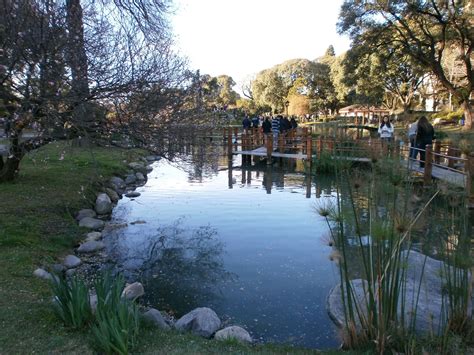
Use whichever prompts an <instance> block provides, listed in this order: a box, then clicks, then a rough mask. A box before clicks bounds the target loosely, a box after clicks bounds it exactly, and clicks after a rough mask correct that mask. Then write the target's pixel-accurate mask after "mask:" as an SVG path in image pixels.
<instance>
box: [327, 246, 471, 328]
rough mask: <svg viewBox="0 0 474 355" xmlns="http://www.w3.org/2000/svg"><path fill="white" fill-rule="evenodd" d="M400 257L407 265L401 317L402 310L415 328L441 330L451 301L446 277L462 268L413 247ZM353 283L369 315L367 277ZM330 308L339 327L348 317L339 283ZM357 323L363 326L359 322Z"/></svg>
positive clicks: (406, 320)
mask: <svg viewBox="0 0 474 355" xmlns="http://www.w3.org/2000/svg"><path fill="white" fill-rule="evenodd" d="M400 259H401V263H402V264H403V265H405V279H404V280H403V282H402V285H401V286H400V289H401V290H403V292H404V293H401V294H400V295H399V297H398V302H399V304H398V307H397V308H398V313H399V314H398V315H399V317H400V318H401V316H402V314H401V312H402V310H403V311H404V315H403V317H404V319H405V323H406V326H407V327H408V326H410V325H411V324H414V325H415V330H416V331H417V332H419V333H434V334H440V333H442V332H443V331H444V328H445V326H446V320H445V318H446V317H445V313H444V312H445V311H446V309H449V302H450V301H449V299H448V297H447V296H448V295H447V294H446V291H445V289H446V280H447V279H448V274H449V273H451V274H453V273H454V272H456V273H457V275H460V270H459V269H454V268H453V267H450V266H447V265H446V264H445V263H443V262H442V261H439V260H435V259H432V258H430V257H427V256H426V255H423V254H421V253H418V252H416V251H413V250H412V251H403V252H402V253H401V258H400ZM458 277H459V276H458ZM467 278H468V279H469V278H470V273H468V275H467ZM451 279H454V277H453V276H451ZM351 285H352V288H353V290H354V293H355V296H356V297H355V298H356V300H357V301H356V302H357V304H359V306H360V308H359V309H360V310H361V314H362V315H363V316H364V317H367V308H366V306H365V305H366V297H368V296H367V293H366V292H367V287H368V284H367V281H365V280H361V279H357V280H352V281H351ZM401 292H402V291H401ZM402 302H404V304H402ZM468 302H469V304H468V306H467V315H469V314H470V312H471V309H472V304H471V302H472V300H469V301H468ZM327 310H328V313H329V316H330V317H331V319H332V320H333V321H334V323H335V324H336V325H337V326H339V327H343V326H344V324H345V320H344V308H343V304H342V298H341V286H340V285H337V286H335V287H334V288H333V289H332V290H331V291H330V293H329V297H328V301H327ZM415 317H416V318H415ZM356 326H357V327H360V322H358V323H357V325H356Z"/></svg>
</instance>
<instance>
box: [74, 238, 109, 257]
mask: <svg viewBox="0 0 474 355" xmlns="http://www.w3.org/2000/svg"><path fill="white" fill-rule="evenodd" d="M104 248H105V244H104V243H102V242H96V241H90V242H85V243H84V244H81V245H80V246H79V248H77V252H78V253H82V254H85V253H94V252H96V251H99V250H102V249H104Z"/></svg>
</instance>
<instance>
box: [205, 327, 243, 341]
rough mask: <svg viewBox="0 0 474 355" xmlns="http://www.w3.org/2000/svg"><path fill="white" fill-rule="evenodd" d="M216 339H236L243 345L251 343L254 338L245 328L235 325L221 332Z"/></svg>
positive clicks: (215, 336)
mask: <svg viewBox="0 0 474 355" xmlns="http://www.w3.org/2000/svg"><path fill="white" fill-rule="evenodd" d="M214 338H215V339H217V340H226V339H235V340H238V341H240V342H243V343H251V342H252V337H251V336H250V334H249V332H247V331H246V330H245V329H244V328H242V327H239V326H236V325H233V326H230V327H227V328H224V329H221V330H219V331H218V332H217V333H216V335H214Z"/></svg>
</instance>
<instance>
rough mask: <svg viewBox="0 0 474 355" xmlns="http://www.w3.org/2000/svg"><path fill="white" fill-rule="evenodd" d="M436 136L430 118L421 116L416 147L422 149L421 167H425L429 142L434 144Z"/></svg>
mask: <svg viewBox="0 0 474 355" xmlns="http://www.w3.org/2000/svg"><path fill="white" fill-rule="evenodd" d="M434 137H435V131H434V128H433V126H432V125H431V123H429V122H428V119H427V118H426V117H425V116H421V117H420V119H419V120H418V124H417V130H416V137H415V142H416V147H417V148H418V149H420V150H419V152H420V168H424V167H425V158H426V151H425V150H426V146H427V145H428V144H433V139H434Z"/></svg>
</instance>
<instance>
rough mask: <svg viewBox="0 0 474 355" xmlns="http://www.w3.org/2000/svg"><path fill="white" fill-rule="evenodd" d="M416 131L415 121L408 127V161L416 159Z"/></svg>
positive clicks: (416, 122) (416, 121) (416, 124)
mask: <svg viewBox="0 0 474 355" xmlns="http://www.w3.org/2000/svg"><path fill="white" fill-rule="evenodd" d="M417 130H418V120H415V121H414V122H412V123H411V124H410V125H409V126H408V139H409V140H410V154H409V158H410V159H413V160H414V159H416V156H417V155H418V151H417V150H416V132H417Z"/></svg>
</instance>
